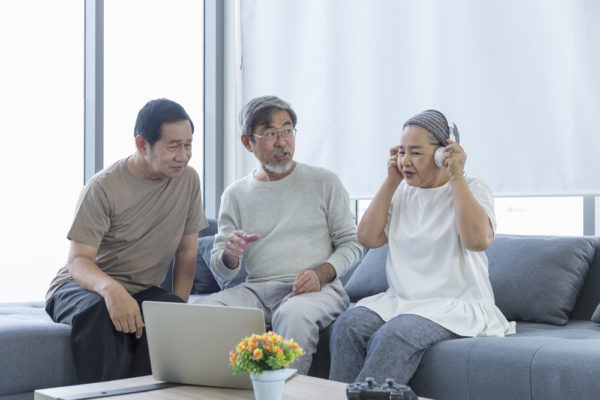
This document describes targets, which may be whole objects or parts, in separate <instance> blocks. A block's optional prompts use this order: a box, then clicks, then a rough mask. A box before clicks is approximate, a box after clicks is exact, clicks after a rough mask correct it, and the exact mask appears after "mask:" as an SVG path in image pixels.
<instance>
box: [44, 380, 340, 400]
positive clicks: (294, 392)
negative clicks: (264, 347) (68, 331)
mask: <svg viewBox="0 0 600 400" xmlns="http://www.w3.org/2000/svg"><path fill="white" fill-rule="evenodd" d="M157 383H160V381H155V380H154V378H152V376H150V375H148V376H142V377H139V378H129V379H120V380H116V381H108V382H99V383H88V384H85V385H76V386H64V387H58V388H52V389H40V390H36V391H35V395H34V399H35V400H58V399H69V398H70V397H71V396H74V395H81V394H85V393H93V392H101V391H106V390H113V389H125V388H130V387H136V386H146V385H153V384H157ZM283 398H284V400H306V399H315V400H319V399H323V400H326V399H331V400H336V399H339V400H345V399H346V384H345V383H342V382H335V381H329V380H327V379H320V378H313V377H310V376H305V375H294V376H293V377H291V378H290V379H289V380H288V381H287V382H286V384H285V391H284V393H283ZM106 399H107V400H113V399H127V400H133V399H139V400H142V399H144V400H152V399H160V400H168V399H178V400H180V399H181V400H186V399H207V400H208V399H211V400H219V399H228V400H237V399H240V400H242V399H248V400H253V399H254V394H253V392H252V390H241V389H224V388H215V387H207V386H190V385H178V386H172V387H168V388H164V389H157V390H152V391H147V392H139V393H129V394H124V395H117V396H110V397H106Z"/></svg>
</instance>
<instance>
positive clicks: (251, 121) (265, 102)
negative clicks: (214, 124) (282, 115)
mask: <svg viewBox="0 0 600 400" xmlns="http://www.w3.org/2000/svg"><path fill="white" fill-rule="evenodd" d="M281 110H283V111H287V113H288V114H290V117H291V118H292V124H293V125H294V127H296V122H297V121H298V117H296V113H295V112H294V110H292V107H291V106H290V105H289V103H287V102H285V101H283V100H281V99H280V98H279V97H276V96H262V97H255V98H254V99H252V100H250V101H249V102H248V103H246V105H245V106H244V107H243V108H242V111H240V128H241V130H242V133H243V134H244V135H246V136H248V137H250V140H251V141H253V142H254V129H255V128H256V127H257V126H258V125H268V124H270V123H271V121H272V119H273V115H274V114H275V113H276V112H278V111H281Z"/></svg>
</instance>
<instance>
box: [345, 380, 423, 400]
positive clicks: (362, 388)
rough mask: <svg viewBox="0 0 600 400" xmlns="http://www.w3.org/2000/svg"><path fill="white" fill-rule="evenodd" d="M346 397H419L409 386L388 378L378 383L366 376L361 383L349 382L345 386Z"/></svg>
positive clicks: (396, 399) (394, 399)
mask: <svg viewBox="0 0 600 400" xmlns="http://www.w3.org/2000/svg"><path fill="white" fill-rule="evenodd" d="M346 397H347V398H348V399H359V400H370V399H373V400H376V399H389V400H418V399H419V398H418V397H417V395H416V394H415V392H413V391H412V390H411V389H410V387H408V386H406V385H400V384H397V383H396V382H394V380H393V379H391V378H388V379H386V380H385V383H384V384H383V385H378V384H377V382H375V379H373V378H367V379H365V381H364V382H362V383H350V384H348V386H346Z"/></svg>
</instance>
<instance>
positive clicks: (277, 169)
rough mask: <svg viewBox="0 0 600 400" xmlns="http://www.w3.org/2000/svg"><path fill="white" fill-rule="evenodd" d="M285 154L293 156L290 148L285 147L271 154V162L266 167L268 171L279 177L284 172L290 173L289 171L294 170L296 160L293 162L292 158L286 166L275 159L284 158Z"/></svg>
mask: <svg viewBox="0 0 600 400" xmlns="http://www.w3.org/2000/svg"><path fill="white" fill-rule="evenodd" d="M284 154H290V155H291V154H292V152H291V151H290V149H289V147H283V148H279V149H277V150H275V151H273V152H272V153H271V157H270V160H269V162H268V163H267V164H266V165H265V168H266V169H267V171H269V172H272V173H274V174H277V175H281V174H283V173H284V172H287V171H289V169H290V168H292V165H293V163H294V160H292V159H291V158H290V160H289V161H288V162H286V163H285V164H281V163H278V162H277V160H276V159H275V157H277V156H282V155H284Z"/></svg>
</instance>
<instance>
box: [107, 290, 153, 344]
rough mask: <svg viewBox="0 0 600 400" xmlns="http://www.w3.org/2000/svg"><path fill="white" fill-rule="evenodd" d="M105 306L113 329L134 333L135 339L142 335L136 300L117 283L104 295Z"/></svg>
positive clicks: (141, 322)
mask: <svg viewBox="0 0 600 400" xmlns="http://www.w3.org/2000/svg"><path fill="white" fill-rule="evenodd" d="M104 301H105V302H106V308H107V309H108V314H109V315H110V319H111V320H112V322H113V324H114V325H115V329H116V330H117V331H119V332H123V333H134V332H135V337H136V338H137V339H139V338H141V337H142V331H143V328H144V321H143V320H142V313H141V311H140V306H139V305H138V303H137V301H135V299H134V298H133V297H131V295H130V294H129V293H127V290H125V288H123V286H121V285H119V284H118V283H117V284H116V285H114V286H113V287H112V288H111V289H109V290H108V291H107V293H106V295H105V296H104Z"/></svg>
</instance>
